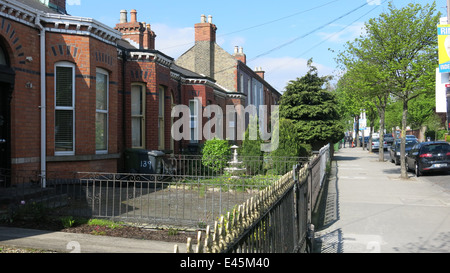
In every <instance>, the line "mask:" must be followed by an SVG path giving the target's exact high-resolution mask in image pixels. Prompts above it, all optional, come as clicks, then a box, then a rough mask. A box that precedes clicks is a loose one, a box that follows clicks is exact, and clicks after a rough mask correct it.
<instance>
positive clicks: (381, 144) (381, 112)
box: [378, 107, 386, 162]
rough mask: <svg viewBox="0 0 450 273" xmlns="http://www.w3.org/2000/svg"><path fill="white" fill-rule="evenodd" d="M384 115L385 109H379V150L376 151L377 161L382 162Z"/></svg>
mask: <svg viewBox="0 0 450 273" xmlns="http://www.w3.org/2000/svg"><path fill="white" fill-rule="evenodd" d="M385 114H386V108H385V107H380V138H379V140H380V149H379V150H378V161H380V162H383V161H384V122H385V121H384V117H385Z"/></svg>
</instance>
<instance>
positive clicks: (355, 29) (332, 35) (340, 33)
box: [318, 22, 365, 43]
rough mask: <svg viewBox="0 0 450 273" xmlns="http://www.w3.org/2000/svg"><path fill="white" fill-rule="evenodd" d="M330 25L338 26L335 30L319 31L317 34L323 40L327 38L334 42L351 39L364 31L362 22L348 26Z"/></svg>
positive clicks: (332, 26)
mask: <svg viewBox="0 0 450 273" xmlns="http://www.w3.org/2000/svg"><path fill="white" fill-rule="evenodd" d="M330 27H331V28H338V30H337V31H335V32H331V31H329V32H319V33H318V35H319V36H321V37H322V39H323V40H328V41H330V42H334V43H344V42H347V41H351V40H353V39H355V38H357V37H359V36H360V35H361V34H364V32H365V30H364V23H363V22H356V23H353V24H352V25H350V26H345V25H338V24H333V25H331V26H330Z"/></svg>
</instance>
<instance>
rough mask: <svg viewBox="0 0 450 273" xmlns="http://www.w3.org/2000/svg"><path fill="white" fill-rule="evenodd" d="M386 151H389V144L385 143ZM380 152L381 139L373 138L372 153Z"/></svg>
mask: <svg viewBox="0 0 450 273" xmlns="http://www.w3.org/2000/svg"><path fill="white" fill-rule="evenodd" d="M383 148H384V150H387V143H386V141H384V145H383ZM378 150H380V139H379V138H373V139H372V151H378Z"/></svg>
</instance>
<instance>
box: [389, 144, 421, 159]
mask: <svg viewBox="0 0 450 273" xmlns="http://www.w3.org/2000/svg"><path fill="white" fill-rule="evenodd" d="M417 143H418V141H417V140H409V139H407V140H406V143H405V155H406V154H408V152H409V151H410V150H411V149H412V147H414V145H416V144H417ZM400 145H401V141H400V139H397V140H396V141H395V142H394V144H392V146H391V149H390V150H389V154H390V156H391V162H392V163H395V165H399V164H400Z"/></svg>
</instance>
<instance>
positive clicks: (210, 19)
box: [208, 15, 212, 24]
mask: <svg viewBox="0 0 450 273" xmlns="http://www.w3.org/2000/svg"><path fill="white" fill-rule="evenodd" d="M208 23H210V24H212V15H209V16H208Z"/></svg>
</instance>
